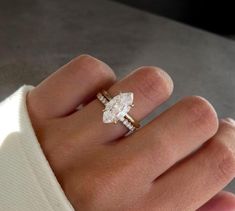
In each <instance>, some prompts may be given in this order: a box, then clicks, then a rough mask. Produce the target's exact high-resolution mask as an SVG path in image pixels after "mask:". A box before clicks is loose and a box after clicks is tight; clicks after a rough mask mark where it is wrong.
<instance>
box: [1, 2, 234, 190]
mask: <svg viewBox="0 0 235 211" xmlns="http://www.w3.org/2000/svg"><path fill="white" fill-rule="evenodd" d="M81 53H88V54H91V55H93V56H96V57H98V58H100V59H102V60H104V61H105V62H107V63H108V64H110V65H111V67H113V69H114V70H115V71H116V73H117V75H118V76H119V77H122V76H124V75H125V74H126V73H128V72H130V71H131V70H132V69H134V68H136V67H138V66H140V65H157V66H160V67H161V68H163V69H165V70H167V71H168V72H169V74H170V75H171V76H172V78H173V79H174V82H175V91H174V94H173V96H172V97H171V99H170V100H169V101H168V102H166V103H165V104H164V105H163V106H161V108H160V109H158V110H157V111H156V112H154V113H153V115H152V116H151V117H150V118H148V119H147V120H146V121H148V120H149V119H151V118H153V117H154V115H157V114H158V113H159V112H161V111H162V110H164V109H165V108H167V107H169V106H170V105H172V104H173V103H174V102H176V101H177V100H179V99H180V98H181V97H183V96H185V95H202V96H204V97H206V98H207V99H209V100H210V101H211V102H212V104H213V105H214V106H215V108H216V109H217V111H218V114H219V116H220V117H226V116H232V117H234V118H235V97H234V95H235V94H234V90H235V82H234V79H235V70H234V66H235V42H234V41H232V40H228V39H225V38H222V37H219V36H216V35H213V34H210V33H207V32H204V31H201V30H198V29H194V28H191V27H189V26H186V25H183V24H179V23H177V22H174V21H171V20H168V19H165V18H162V17H158V16H155V15H152V14H148V13H146V12H142V11H139V10H137V9H133V8H130V7H128V6H124V5H121V4H119V3H115V2H111V1H107V0H99V1H92V0H73V1H66V0H47V1H40V0H34V1H32V0H21V1H9V0H2V1H1V2H0V99H3V98H5V97H6V96H8V95H9V94H10V93H12V92H13V91H14V90H16V89H17V88H18V87H19V86H21V85H22V84H33V85H36V84H37V83H38V82H39V81H41V80H42V79H43V78H45V77H47V76H48V75H49V74H50V73H51V72H53V71H54V70H56V69H57V68H58V67H59V66H61V65H62V64H64V63H66V62H68V61H69V60H70V59H72V58H73V57H75V56H76V55H79V54H81ZM199 174H200V172H199ZM227 189H228V190H231V191H233V192H235V183H231V184H230V185H229V186H228V187H227Z"/></svg>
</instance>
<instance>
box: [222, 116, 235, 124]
mask: <svg viewBox="0 0 235 211" xmlns="http://www.w3.org/2000/svg"><path fill="white" fill-rule="evenodd" d="M224 120H225V121H226V122H229V123H231V124H233V125H235V120H234V119H232V118H231V117H227V118H224Z"/></svg>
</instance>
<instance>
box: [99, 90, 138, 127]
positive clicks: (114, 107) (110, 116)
mask: <svg viewBox="0 0 235 211" xmlns="http://www.w3.org/2000/svg"><path fill="white" fill-rule="evenodd" d="M97 98H98V100H99V101H100V102H101V103H102V104H103V105H104V106H105V109H104V110H103V122H104V123H117V122H118V121H121V122H122V123H123V124H124V125H125V126H126V127H127V128H128V129H129V130H130V131H134V130H135V129H137V128H139V127H140V124H139V123H138V121H136V120H135V119H134V118H133V117H131V116H130V115H129V114H128V112H129V111H130V109H131V108H132V107H133V106H134V105H133V100H134V94H133V93H132V92H127V93H120V94H118V95H116V96H114V97H112V96H111V95H110V94H109V93H108V92H107V91H105V90H102V92H99V93H98V94H97Z"/></svg>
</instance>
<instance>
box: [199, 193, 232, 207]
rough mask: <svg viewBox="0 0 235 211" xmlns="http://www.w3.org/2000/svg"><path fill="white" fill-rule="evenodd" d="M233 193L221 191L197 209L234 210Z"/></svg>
mask: <svg viewBox="0 0 235 211" xmlns="http://www.w3.org/2000/svg"><path fill="white" fill-rule="evenodd" d="M234 210H235V195H234V194H232V193H229V192H225V191H221V192H219V193H218V194H216V195H215V196H214V197H213V198H211V199H210V200H209V201H208V202H207V203H206V204H204V205H203V206H202V207H201V208H199V209H198V210H197V211H234Z"/></svg>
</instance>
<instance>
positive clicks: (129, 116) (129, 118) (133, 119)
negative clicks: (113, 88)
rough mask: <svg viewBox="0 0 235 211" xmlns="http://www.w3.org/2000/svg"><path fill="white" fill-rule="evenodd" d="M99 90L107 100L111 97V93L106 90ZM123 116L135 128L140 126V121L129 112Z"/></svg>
mask: <svg viewBox="0 0 235 211" xmlns="http://www.w3.org/2000/svg"><path fill="white" fill-rule="evenodd" d="M101 92H102V94H103V95H104V97H105V98H106V99H107V100H108V101H110V100H111V99H112V98H113V97H112V95H111V94H110V93H109V92H108V91H106V90H102V91H101ZM124 118H125V119H127V120H128V121H129V122H131V124H132V125H133V126H134V127H135V128H139V127H140V123H139V122H138V121H137V120H136V119H135V118H133V117H132V116H131V115H130V114H126V115H125V117H124Z"/></svg>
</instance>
